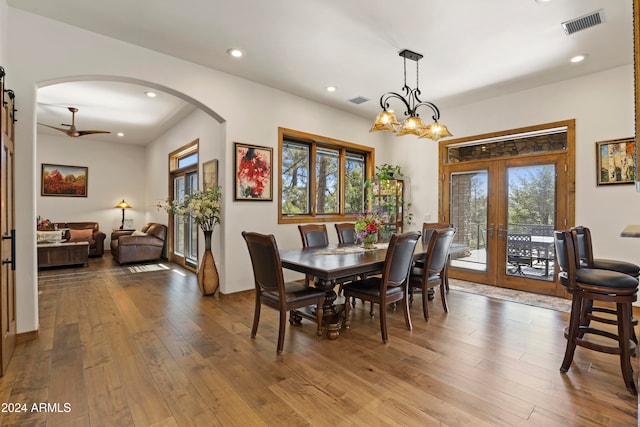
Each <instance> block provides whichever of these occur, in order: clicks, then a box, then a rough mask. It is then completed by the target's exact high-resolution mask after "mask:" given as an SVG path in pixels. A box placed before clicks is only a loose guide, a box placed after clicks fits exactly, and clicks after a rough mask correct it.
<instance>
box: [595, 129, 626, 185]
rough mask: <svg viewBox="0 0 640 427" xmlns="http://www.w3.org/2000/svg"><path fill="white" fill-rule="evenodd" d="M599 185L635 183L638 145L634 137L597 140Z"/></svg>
mask: <svg viewBox="0 0 640 427" xmlns="http://www.w3.org/2000/svg"><path fill="white" fill-rule="evenodd" d="M596 172H597V176H598V185H610V184H633V182H634V181H635V178H636V145H635V142H634V139H633V138H624V139H614V140H611V141H601V142H596Z"/></svg>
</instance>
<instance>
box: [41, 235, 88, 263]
mask: <svg viewBox="0 0 640 427" xmlns="http://www.w3.org/2000/svg"><path fill="white" fill-rule="evenodd" d="M37 246H38V270H40V269H41V268H46V267H60V266H69V265H83V266H85V267H86V266H87V265H89V242H56V243H38V245H37Z"/></svg>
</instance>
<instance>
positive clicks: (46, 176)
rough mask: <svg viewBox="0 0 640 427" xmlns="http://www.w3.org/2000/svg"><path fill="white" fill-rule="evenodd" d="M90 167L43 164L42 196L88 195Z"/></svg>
mask: <svg viewBox="0 0 640 427" xmlns="http://www.w3.org/2000/svg"><path fill="white" fill-rule="evenodd" d="M88 175H89V168H88V167H86V166H66V165H50V164H46V163H43V164H42V178H41V179H42V185H41V191H40V194H41V195H42V196H66V197H87V181H88Z"/></svg>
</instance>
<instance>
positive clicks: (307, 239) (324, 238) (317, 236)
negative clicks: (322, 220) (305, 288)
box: [298, 224, 329, 285]
mask: <svg viewBox="0 0 640 427" xmlns="http://www.w3.org/2000/svg"><path fill="white" fill-rule="evenodd" d="M298 231H300V237H301V238H302V247H303V248H318V247H322V246H327V245H328V244H329V235H328V234H327V226H326V225H324V224H305V225H299V226H298ZM314 280H315V279H314V277H313V276H310V275H308V274H306V275H305V276H304V283H305V285H309V284H311V283H312V282H313V281H314Z"/></svg>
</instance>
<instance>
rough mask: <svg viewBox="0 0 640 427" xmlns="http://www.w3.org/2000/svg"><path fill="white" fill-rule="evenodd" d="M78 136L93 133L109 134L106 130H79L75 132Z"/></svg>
mask: <svg viewBox="0 0 640 427" xmlns="http://www.w3.org/2000/svg"><path fill="white" fill-rule="evenodd" d="M77 133H78V134H79V135H78V136H82V135H91V134H94V133H111V132H110V131H108V130H79V131H78V132H77Z"/></svg>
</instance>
